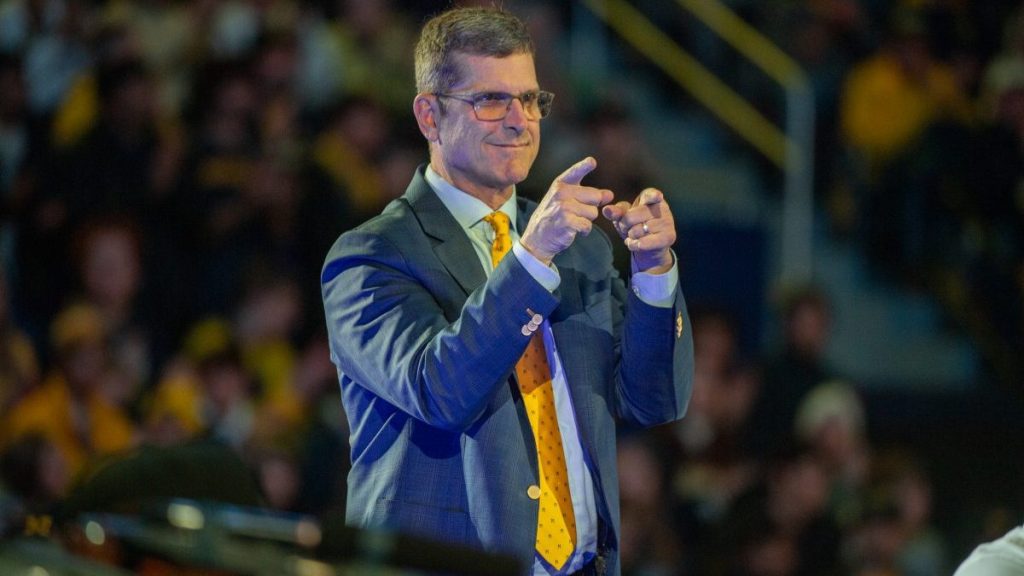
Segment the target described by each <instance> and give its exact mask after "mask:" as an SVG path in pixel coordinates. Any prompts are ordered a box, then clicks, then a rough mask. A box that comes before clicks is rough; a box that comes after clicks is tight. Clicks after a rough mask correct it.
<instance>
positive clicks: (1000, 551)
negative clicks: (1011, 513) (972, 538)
mask: <svg viewBox="0 0 1024 576" xmlns="http://www.w3.org/2000/svg"><path fill="white" fill-rule="evenodd" d="M1021 574H1024V526H1018V527H1016V528H1014V529H1013V530H1010V531H1009V532H1007V533H1006V534H1005V535H1003V536H1002V537H1001V538H997V539H995V540H993V541H991V542H985V543H983V544H980V545H978V547H977V548H975V549H974V550H973V551H972V552H971V555H970V556H968V557H967V559H966V560H964V561H963V563H962V564H960V567H959V568H957V569H956V573H955V574H954V575H953V576H1020V575H1021Z"/></svg>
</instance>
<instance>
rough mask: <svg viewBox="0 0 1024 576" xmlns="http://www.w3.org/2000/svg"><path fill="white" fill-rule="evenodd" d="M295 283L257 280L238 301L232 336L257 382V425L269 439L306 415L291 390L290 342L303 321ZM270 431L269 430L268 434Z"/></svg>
mask: <svg viewBox="0 0 1024 576" xmlns="http://www.w3.org/2000/svg"><path fill="white" fill-rule="evenodd" d="M299 296H300V292H299V288H298V286H297V285H296V283H295V282H294V281H292V280H290V279H289V278H287V277H286V276H283V275H282V276H274V277H271V278H269V279H266V280H263V281H257V282H256V283H254V284H253V285H252V286H251V287H250V289H249V290H248V293H247V295H246V296H245V298H244V299H243V300H242V302H241V305H240V307H239V310H238V313H237V316H236V319H235V334H236V338H237V341H238V345H239V349H240V352H241V358H242V361H243V363H244V365H245V368H246V370H247V372H248V373H250V374H252V375H253V376H254V377H255V379H256V381H257V383H258V393H257V396H258V400H259V403H260V414H261V417H260V423H259V426H260V427H264V428H267V429H268V430H266V431H264V432H265V433H268V434H269V435H270V436H274V435H276V434H275V432H276V431H277V430H278V429H279V428H289V427H293V426H296V425H298V424H299V423H300V422H301V420H302V419H303V418H304V417H305V416H306V412H305V410H306V405H305V398H304V397H303V396H302V395H300V394H299V391H298V390H297V389H296V387H295V380H294V377H295V370H296V364H297V362H298V350H296V348H295V346H294V344H293V343H292V342H293V339H294V338H295V337H296V335H297V329H298V321H299V319H300V318H302V301H301V299H300V297H299ZM271 430H273V431H271Z"/></svg>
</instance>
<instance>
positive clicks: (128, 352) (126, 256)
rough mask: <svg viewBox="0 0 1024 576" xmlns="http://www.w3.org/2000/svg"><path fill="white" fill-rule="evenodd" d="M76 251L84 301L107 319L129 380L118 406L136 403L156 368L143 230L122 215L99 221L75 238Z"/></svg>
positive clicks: (115, 358)
mask: <svg viewBox="0 0 1024 576" xmlns="http://www.w3.org/2000/svg"><path fill="white" fill-rule="evenodd" d="M75 248H76V253H75V264H76V269H77V271H78V275H79V278H80V288H81V293H80V294H79V297H80V298H81V300H82V301H83V302H85V303H87V304H89V305H90V306H92V307H93V308H95V309H96V311H97V312H99V314H100V316H101V317H102V320H103V327H104V333H105V334H106V336H107V339H108V344H109V347H110V353H111V362H112V363H113V365H114V366H116V367H117V368H118V369H119V370H120V371H121V372H122V373H123V374H124V375H125V376H126V378H127V382H125V384H126V385H127V387H126V389H124V390H122V391H120V392H119V393H118V396H120V399H121V400H120V401H119V402H118V403H121V404H128V403H130V402H134V401H135V400H136V396H137V395H138V393H139V392H140V390H141V388H142V387H143V386H145V385H147V384H148V383H149V378H150V371H151V370H152V365H153V355H152V349H151V342H150V337H149V326H151V321H150V319H149V318H148V317H147V316H146V312H147V310H145V309H144V307H143V306H142V303H141V302H140V297H139V296H140V289H141V283H142V274H143V270H142V255H141V250H142V240H141V236H140V232H139V229H138V226H137V225H136V224H135V222H134V221H133V220H131V219H128V218H119V217H116V216H111V217H105V218H100V219H96V220H93V221H91V222H89V223H87V224H86V225H85V226H84V227H83V228H82V230H80V231H79V232H78V234H77V235H76V236H75Z"/></svg>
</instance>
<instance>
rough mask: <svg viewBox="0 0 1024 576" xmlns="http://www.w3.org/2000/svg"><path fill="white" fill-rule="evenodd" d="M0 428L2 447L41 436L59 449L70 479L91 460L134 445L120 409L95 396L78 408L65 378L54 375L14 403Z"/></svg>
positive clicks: (132, 433) (132, 432)
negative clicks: (28, 437) (19, 440)
mask: <svg viewBox="0 0 1024 576" xmlns="http://www.w3.org/2000/svg"><path fill="white" fill-rule="evenodd" d="M76 413H77V414H76ZM76 422H80V424H79V425H77V426H76ZM0 426H2V434H0V443H2V444H3V445H8V444H10V443H11V442H12V441H14V440H17V439H18V438H21V437H23V436H25V435H27V434H32V433H36V434H41V435H42V436H43V437H45V438H46V439H47V440H49V441H50V442H52V443H53V445H54V446H56V447H57V449H58V450H60V452H61V454H63V456H64V458H65V459H66V460H67V463H68V469H69V471H70V472H71V474H72V475H73V476H74V475H76V474H78V472H80V471H81V470H82V467H83V466H84V465H85V463H86V461H87V460H88V459H89V458H90V457H92V456H98V455H104V454H111V453H114V452H119V451H122V450H126V449H129V448H131V447H133V446H134V445H135V442H136V430H135V426H134V425H133V424H132V422H131V420H129V418H128V417H127V416H126V415H125V414H124V413H123V412H122V411H121V409H120V408H118V407H117V406H114V405H112V404H110V403H109V402H107V401H106V400H105V399H104V398H103V397H102V396H100V395H99V394H95V393H94V394H91V395H90V397H89V399H88V400H87V401H86V402H85V403H84V406H81V408H80V409H79V408H77V407H76V404H75V402H74V399H73V397H72V394H71V390H70V388H69V387H68V384H67V382H66V381H65V380H64V377H63V376H60V375H56V374H55V375H52V376H50V377H49V378H47V379H46V380H44V381H43V382H42V384H41V385H40V386H39V387H38V388H36V389H34V390H32V391H31V392H29V393H28V394H27V395H26V396H25V397H24V398H23V399H22V400H21V401H19V402H18V403H17V404H15V405H14V406H13V407H12V408H11V410H10V411H9V412H8V413H7V416H6V417H5V419H4V422H3V423H2V425H0Z"/></svg>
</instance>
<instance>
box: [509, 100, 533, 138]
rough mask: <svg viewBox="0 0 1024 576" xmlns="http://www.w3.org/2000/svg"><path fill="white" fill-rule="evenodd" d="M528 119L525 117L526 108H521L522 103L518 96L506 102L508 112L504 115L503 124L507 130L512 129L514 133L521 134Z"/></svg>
mask: <svg viewBox="0 0 1024 576" xmlns="http://www.w3.org/2000/svg"><path fill="white" fill-rule="evenodd" d="M528 122H529V120H528V119H527V118H526V110H525V109H524V108H523V103H522V101H521V100H519V98H513V99H512V101H511V102H509V103H508V114H507V115H505V119H504V126H505V128H508V129H509V130H514V131H515V133H516V134H522V133H523V131H524V130H526V126H527V123H528Z"/></svg>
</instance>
